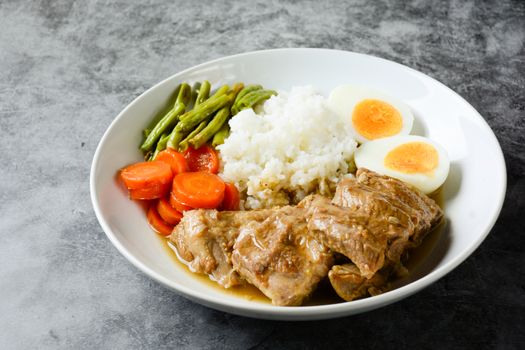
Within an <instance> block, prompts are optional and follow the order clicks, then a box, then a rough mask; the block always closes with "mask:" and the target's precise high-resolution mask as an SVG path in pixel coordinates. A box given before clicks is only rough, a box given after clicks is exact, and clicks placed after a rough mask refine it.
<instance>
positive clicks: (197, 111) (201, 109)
mask: <svg viewBox="0 0 525 350" xmlns="http://www.w3.org/2000/svg"><path fill="white" fill-rule="evenodd" d="M234 98H235V96H234V94H233V93H227V94H226V95H220V96H219V97H216V98H214V97H213V96H212V97H210V98H209V99H208V100H206V101H204V102H203V103H202V104H200V105H198V106H197V107H196V108H194V109H193V110H191V111H189V112H188V113H185V114H184V116H181V118H180V121H179V123H178V124H177V126H176V127H175V129H174V130H178V131H179V132H182V133H183V134H187V133H189V132H191V131H192V130H193V129H194V128H195V127H196V126H197V125H199V124H200V123H201V122H202V121H203V120H205V119H206V118H208V117H209V116H210V115H212V114H213V113H214V112H216V111H218V110H219V109H221V108H222V107H224V106H226V105H227V104H229V103H231V102H232V101H233V99H234ZM170 143H171V140H170V141H168V144H170ZM170 147H172V145H170Z"/></svg>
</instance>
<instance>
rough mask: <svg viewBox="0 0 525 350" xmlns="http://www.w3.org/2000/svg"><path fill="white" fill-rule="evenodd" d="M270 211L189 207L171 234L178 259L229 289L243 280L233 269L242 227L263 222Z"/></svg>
mask: <svg viewBox="0 0 525 350" xmlns="http://www.w3.org/2000/svg"><path fill="white" fill-rule="evenodd" d="M271 212H272V211H271V210H253V211H223V212H219V211H217V210H202V209H199V210H190V211H187V212H185V213H184V217H183V218H182V220H181V222H180V223H179V224H178V225H177V227H176V228H175V230H174V231H173V233H172V234H171V236H170V240H171V242H172V243H173V244H174V246H175V248H176V252H177V254H178V256H179V258H180V259H181V260H183V261H185V262H186V263H187V265H188V267H189V268H190V270H191V271H192V272H196V273H203V274H207V275H209V276H210V278H211V279H212V280H214V281H217V283H219V284H220V285H221V286H223V287H225V288H229V287H232V286H236V285H240V284H242V283H243V281H242V279H241V277H240V276H239V274H238V273H237V272H236V271H235V270H234V269H233V266H232V263H231V254H232V250H233V244H234V242H235V239H236V238H237V236H238V235H239V229H240V227H241V226H242V225H244V224H246V223H248V222H257V221H262V220H264V219H265V218H266V217H268V215H269V214H270V213H271Z"/></svg>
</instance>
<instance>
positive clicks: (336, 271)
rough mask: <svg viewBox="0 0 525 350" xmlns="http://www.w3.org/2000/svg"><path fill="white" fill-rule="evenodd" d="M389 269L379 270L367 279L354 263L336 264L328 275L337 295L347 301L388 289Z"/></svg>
mask: <svg viewBox="0 0 525 350" xmlns="http://www.w3.org/2000/svg"><path fill="white" fill-rule="evenodd" d="M389 274H390V272H389V271H385V272H383V271H379V272H377V273H376V274H374V275H373V276H372V277H371V278H369V279H367V278H365V277H363V275H361V272H360V271H359V268H357V266H355V265H354V264H344V265H334V266H333V267H332V269H331V270H330V272H329V273H328V277H329V278H330V283H331V284H332V287H333V288H334V290H335V292H336V293H337V295H339V296H340V297H341V298H342V299H344V300H346V301H351V300H354V299H358V298H362V297H364V296H367V295H377V294H381V293H383V292H384V291H386V290H387V289H388V277H389Z"/></svg>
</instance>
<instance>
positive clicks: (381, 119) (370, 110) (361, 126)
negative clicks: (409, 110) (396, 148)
mask: <svg viewBox="0 0 525 350" xmlns="http://www.w3.org/2000/svg"><path fill="white" fill-rule="evenodd" d="M352 124H353V125H354V129H355V130H356V131H357V132H358V133H359V134H360V135H363V136H364V137H366V138H367V139H369V140H374V139H378V138H381V137H387V136H392V135H395V134H397V133H399V132H400V131H401V127H402V126H403V118H401V114H400V113H399V111H398V110H397V109H395V108H394V107H393V106H392V105H390V104H388V103H386V102H384V101H380V100H363V101H361V102H359V103H358V104H357V105H356V106H355V107H354V111H353V112H352Z"/></svg>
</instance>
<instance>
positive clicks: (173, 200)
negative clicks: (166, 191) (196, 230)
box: [170, 191, 193, 213]
mask: <svg viewBox="0 0 525 350" xmlns="http://www.w3.org/2000/svg"><path fill="white" fill-rule="evenodd" d="M170 205H171V207H172V208H173V209H175V210H177V211H180V212H181V213H182V212H184V211H186V210H192V209H193V208H192V207H190V206H189V205H186V204H184V203H182V202H181V201H180V199H178V198H177V196H176V195H175V193H174V192H173V191H172V192H171V193H170Z"/></svg>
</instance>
